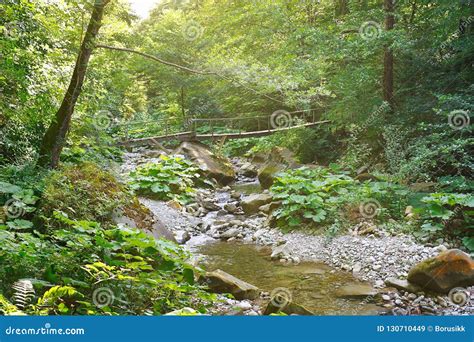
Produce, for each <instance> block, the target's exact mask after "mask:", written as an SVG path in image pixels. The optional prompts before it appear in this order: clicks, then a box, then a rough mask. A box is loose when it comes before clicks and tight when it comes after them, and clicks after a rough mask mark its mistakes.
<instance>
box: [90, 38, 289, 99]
mask: <svg viewBox="0 0 474 342" xmlns="http://www.w3.org/2000/svg"><path fill="white" fill-rule="evenodd" d="M96 48H100V49H108V50H115V51H122V52H130V53H134V54H136V55H139V56H142V57H145V58H148V59H151V60H153V61H155V62H158V63H161V64H164V65H168V66H170V67H173V68H176V69H179V70H182V71H186V72H189V73H192V74H198V75H214V76H217V77H220V78H222V79H224V80H226V81H229V82H232V83H236V84H238V85H239V86H241V87H243V88H245V89H246V90H249V91H251V92H253V93H255V94H257V95H260V96H263V97H265V98H267V99H269V100H272V101H275V102H279V103H282V104H285V102H284V101H281V100H279V99H276V98H274V97H272V96H270V95H267V94H264V93H261V92H259V91H258V90H256V89H253V88H252V87H249V86H247V85H246V84H244V83H242V82H240V81H239V80H235V79H233V78H232V77H229V76H226V75H222V74H219V73H217V72H213V71H205V70H196V69H191V68H188V67H186V66H183V65H179V64H176V63H173V62H168V61H165V60H164V59H161V58H159V57H156V56H153V55H150V54H148V53H145V52H141V51H137V50H133V49H129V48H123V47H117V46H109V45H103V44H98V45H96Z"/></svg>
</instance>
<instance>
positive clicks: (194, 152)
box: [175, 141, 235, 185]
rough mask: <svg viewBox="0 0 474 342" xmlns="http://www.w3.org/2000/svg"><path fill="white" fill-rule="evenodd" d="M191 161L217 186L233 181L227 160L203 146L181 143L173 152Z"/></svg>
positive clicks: (195, 143)
mask: <svg viewBox="0 0 474 342" xmlns="http://www.w3.org/2000/svg"><path fill="white" fill-rule="evenodd" d="M175 153H176V154H182V155H185V156H187V157H188V158H189V159H191V160H192V161H193V162H194V163H196V165H198V166H199V168H200V169H201V170H203V172H204V173H205V174H206V175H207V176H209V177H211V178H214V179H215V180H216V181H217V182H218V183H219V184H222V185H227V184H229V183H231V182H233V181H234V180H235V171H234V168H233V167H232V164H231V163H230V161H229V160H228V159H227V158H224V157H221V156H217V155H215V154H214V153H212V151H211V150H210V149H209V148H208V147H207V146H206V145H204V144H201V143H199V142H190V141H186V142H183V143H182V144H181V145H180V146H179V147H178V148H177V149H176V151H175Z"/></svg>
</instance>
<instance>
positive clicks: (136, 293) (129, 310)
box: [0, 162, 213, 315]
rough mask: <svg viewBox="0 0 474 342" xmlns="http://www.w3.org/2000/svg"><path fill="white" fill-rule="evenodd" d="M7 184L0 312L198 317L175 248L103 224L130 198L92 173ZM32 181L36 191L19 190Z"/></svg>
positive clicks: (199, 294)
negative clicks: (192, 313)
mask: <svg viewBox="0 0 474 342" xmlns="http://www.w3.org/2000/svg"><path fill="white" fill-rule="evenodd" d="M8 169H9V172H13V171H14V172H15V173H12V175H14V176H15V177H18V175H19V173H20V174H21V175H23V176H25V177H26V171H25V170H24V169H23V170H18V169H14V168H8ZM3 171H4V173H3V174H4V175H5V174H7V173H6V172H5V171H6V170H5V169H4V170H3ZM31 177H33V176H31ZM10 181H12V178H9V179H5V178H4V179H3V180H2V181H1V182H0V187H1V190H2V194H3V195H2V198H1V200H2V202H3V203H6V204H5V207H4V208H5V211H2V214H3V216H2V218H1V222H3V223H0V239H1V241H2V242H3V243H2V244H1V246H0V265H1V268H0V278H1V279H2V282H1V288H0V296H1V297H0V298H1V302H0V311H1V312H2V313H3V314H19V313H20V314H32V315H95V314H100V315H102V314H105V315H159V314H163V313H167V312H170V311H172V310H174V309H181V308H182V307H185V306H190V307H193V308H195V309H197V310H199V311H201V312H205V311H206V307H207V306H208V305H209V304H210V303H212V301H213V297H212V296H211V295H209V294H207V293H206V292H204V290H203V289H202V288H201V287H200V286H198V285H197V284H195V279H196V278H197V275H198V274H197V273H196V269H195V268H194V267H193V266H191V265H190V264H188V259H189V255H188V254H187V252H185V251H184V250H183V249H182V248H181V247H179V246H178V245H176V244H175V243H172V242H170V241H167V240H157V239H155V238H153V237H152V236H150V235H148V234H146V233H145V232H144V231H141V230H139V229H137V228H134V227H127V226H122V225H121V226H115V225H114V224H113V222H112V212H113V210H116V209H117V208H121V207H125V206H128V205H131V204H133V203H134V199H133V195H132V194H131V193H130V192H127V191H126V186H125V185H121V184H119V183H118V182H117V181H116V179H115V178H114V176H112V175H111V174H109V173H107V172H105V171H102V170H100V168H99V167H98V166H96V165H94V164H92V163H90V162H86V163H80V164H78V165H69V166H64V168H62V169H61V170H59V171H55V172H53V173H47V174H45V176H44V177H37V176H34V178H31V179H30V178H28V177H27V178H26V179H25V182H22V183H21V186H19V185H14V184H11V183H10ZM40 183H42V184H43V186H42V187H41V189H42V190H41V191H40V190H35V189H32V188H29V187H28V185H37V184H40ZM40 198H41V199H40Z"/></svg>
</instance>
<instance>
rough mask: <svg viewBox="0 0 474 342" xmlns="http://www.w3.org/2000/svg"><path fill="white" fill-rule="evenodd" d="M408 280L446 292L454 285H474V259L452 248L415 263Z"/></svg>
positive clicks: (427, 287)
mask: <svg viewBox="0 0 474 342" xmlns="http://www.w3.org/2000/svg"><path fill="white" fill-rule="evenodd" d="M408 281H409V282H411V283H413V284H416V285H419V286H421V287H422V288H424V289H426V290H432V291H436V292H441V293H446V292H448V291H449V290H451V289H452V288H454V287H458V286H472V285H474V261H473V260H472V259H471V258H470V257H469V255H468V254H466V253H464V252H463V251H460V250H458V249H450V250H447V251H444V252H442V253H440V254H439V255H438V256H436V257H434V258H430V259H427V260H424V261H422V262H420V263H419V264H417V265H415V266H414V267H413V268H412V269H411V270H410V273H409V274H408Z"/></svg>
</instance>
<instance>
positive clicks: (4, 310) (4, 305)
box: [0, 294, 26, 316]
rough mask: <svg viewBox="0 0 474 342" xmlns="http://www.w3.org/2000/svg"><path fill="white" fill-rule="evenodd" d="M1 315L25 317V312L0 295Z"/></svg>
mask: <svg viewBox="0 0 474 342" xmlns="http://www.w3.org/2000/svg"><path fill="white" fill-rule="evenodd" d="M0 315H4V316H24V315H26V314H25V313H24V312H23V311H21V310H20V309H18V308H17V307H16V306H15V305H13V304H12V303H10V302H9V301H8V300H7V299H6V298H5V297H4V296H3V295H2V294H0Z"/></svg>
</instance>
